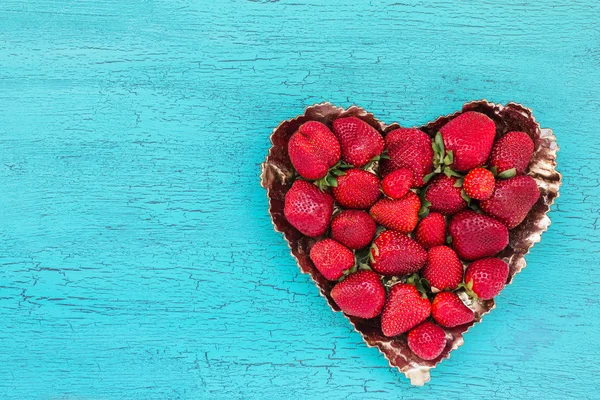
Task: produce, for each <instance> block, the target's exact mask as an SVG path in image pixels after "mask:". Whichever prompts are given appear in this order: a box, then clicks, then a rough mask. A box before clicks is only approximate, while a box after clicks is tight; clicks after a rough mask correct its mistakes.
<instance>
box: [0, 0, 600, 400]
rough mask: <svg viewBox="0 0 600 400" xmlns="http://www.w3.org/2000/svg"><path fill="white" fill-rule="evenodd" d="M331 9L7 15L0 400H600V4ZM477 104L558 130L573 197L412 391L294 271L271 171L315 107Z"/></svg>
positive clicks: (174, 8) (43, 3) (83, 9)
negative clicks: (509, 280) (264, 171)
mask: <svg viewBox="0 0 600 400" xmlns="http://www.w3.org/2000/svg"><path fill="white" fill-rule="evenodd" d="M322 3H325V2H320V1H317V0H313V1H307V0H282V1H277V0H272V1H267V0H265V1H261V0H252V1H235V2H234V1H225V0H213V1H209V0H152V1H124V0H98V1H86V2H83V1H75V0H30V1H23V0H4V1H2V2H1V3H0V286H1V287H0V310H1V316H0V398H2V399H273V398H278V399H313V398H314V399H322V398H328V399H365V398H367V399H404V398H406V399H408V398H410V399H417V398H418V399H434V398H458V397H459V396H462V397H463V398H485V399H490V398H501V399H509V398H511V399H512V398H528V399H537V398H543V399H555V398H561V399H563V398H570V397H573V398H600V392H599V390H600V367H599V363H598V359H599V357H600V341H599V339H598V334H599V331H600V304H599V300H598V294H597V292H598V289H600V227H599V226H598V218H599V214H600V202H599V201H598V197H599V196H600V178H599V176H600V174H599V172H600V171H599V169H600V168H599V166H598V165H599V162H600V156H599V153H600V144H599V143H600V139H599V138H600V5H599V4H598V2H594V1H583V2H578V1H571V2H558V1H555V2H551V1H519V2H514V3H513V2H506V1H505V2H503V1H479V2H473V1H467V0H465V1H459V2H446V1H443V2H442V1H434V2H408V1H400V2H398V1H397V0H389V1H382V2H376V1H371V2H366V1H365V2H362V1H361V2H348V1H337V0H336V1H333V0H332V1H327V2H326V3H327V4H322ZM561 3H562V4H561ZM481 98H486V99H488V100H490V101H494V102H500V103H505V102H508V101H517V102H520V103H522V104H524V105H526V106H527V107H530V108H532V109H533V111H534V114H535V116H536V118H537V119H538V120H539V121H540V122H541V125H542V126H543V127H547V128H552V129H553V130H554V132H555V134H556V135H557V137H558V141H559V145H560V146H561V151H560V152H559V171H560V172H562V173H563V175H564V183H563V186H562V190H561V197H560V198H559V199H558V201H557V203H556V205H555V206H554V207H553V211H552V212H551V214H550V217H551V218H552V220H553V224H552V226H551V227H550V230H549V231H548V232H547V233H546V234H545V235H544V236H543V238H542V242H541V243H540V244H538V245H536V246H535V247H534V249H533V251H532V252H531V254H529V255H528V257H527V260H528V267H527V269H525V270H524V272H523V273H521V274H520V275H518V276H517V278H516V280H515V283H514V284H513V285H511V286H509V287H508V288H507V289H506V290H505V291H504V292H503V293H502V295H501V296H499V297H498V299H497V303H498V307H497V309H495V310H494V311H493V312H492V313H491V314H490V315H488V316H487V317H486V318H485V320H484V322H483V323H482V324H479V325H477V326H476V327H475V328H474V329H472V330H471V331H470V332H469V333H468V334H467V336H466V337H465V341H466V343H465V345H464V346H463V347H461V348H460V349H459V350H457V351H455V352H453V353H452V356H451V358H450V359H449V360H446V361H444V362H443V363H442V364H441V365H440V366H439V367H438V368H436V369H434V370H433V371H432V381H431V382H430V383H429V384H427V385H426V386H424V387H411V386H410V385H409V383H408V381H407V380H406V379H405V378H404V377H403V376H401V375H400V374H399V373H398V372H397V371H396V370H394V369H391V368H389V366H388V364H387V361H386V360H385V359H384V358H383V357H382V356H381V355H380V354H379V353H378V351H377V350H375V349H371V348H366V347H365V346H364V344H363V342H362V340H361V338H360V337H359V335H358V334H357V333H355V332H354V331H353V330H352V329H351V328H350V326H349V324H348V323H347V321H346V320H345V319H344V318H343V316H342V315H341V314H339V313H337V314H334V313H332V312H331V311H330V309H329V307H328V306H327V304H326V303H325V301H324V300H323V298H321V297H320V296H319V294H318V291H317V289H316V288H315V287H314V286H313V284H312V282H311V281H310V280H309V278H308V277H307V276H306V275H302V274H300V273H299V270H298V268H297V266H296V264H295V263H294V262H293V260H292V259H291V257H290V256H289V250H288V248H287V246H286V245H285V244H284V241H283V239H282V237H281V235H280V234H278V233H275V232H274V231H273V229H272V225H271V221H270V219H269V216H268V214H267V204H266V196H265V192H264V190H263V189H262V188H261V187H260V186H259V179H258V175H259V171H260V163H261V162H262V161H263V159H264V157H265V154H266V151H267V149H268V147H269V140H268V138H269V134H270V132H271V130H272V129H273V128H274V127H275V126H276V125H277V124H278V123H279V122H280V121H281V120H283V119H288V118H290V117H293V116H295V115H297V114H300V113H301V112H302V110H303V109H304V107H305V106H307V105H310V104H313V103H317V102H321V101H331V102H333V103H334V104H337V105H341V106H349V105H351V104H357V105H360V106H362V107H365V108H367V109H368V110H370V111H371V112H373V113H374V114H375V115H376V116H378V117H379V118H380V119H382V120H384V121H386V122H393V121H397V122H399V123H401V124H403V125H406V126H412V125H421V124H423V123H425V122H427V121H429V120H431V119H433V118H435V117H436V116H438V115H443V114H448V113H451V112H454V111H455V110H458V109H459V108H460V107H461V106H462V104H463V103H464V102H467V101H470V100H475V99H481Z"/></svg>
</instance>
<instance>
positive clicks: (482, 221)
mask: <svg viewBox="0 0 600 400" xmlns="http://www.w3.org/2000/svg"><path fill="white" fill-rule="evenodd" d="M448 232H449V233H450V237H451V239H452V248H453V249H454V251H456V253H457V254H458V256H459V257H460V258H462V259H463V260H477V259H478V258H483V257H490V256H493V255H495V254H497V253H498V252H499V251H501V250H502V249H504V248H505V247H506V245H507V244H508V229H506V227H505V226H504V225H502V223H500V222H498V221H496V220H495V219H494V218H492V217H488V216H487V215H483V214H478V213H476V212H475V211H463V212H461V213H459V214H456V215H455V216H454V217H453V218H452V221H450V226H449V228H448Z"/></svg>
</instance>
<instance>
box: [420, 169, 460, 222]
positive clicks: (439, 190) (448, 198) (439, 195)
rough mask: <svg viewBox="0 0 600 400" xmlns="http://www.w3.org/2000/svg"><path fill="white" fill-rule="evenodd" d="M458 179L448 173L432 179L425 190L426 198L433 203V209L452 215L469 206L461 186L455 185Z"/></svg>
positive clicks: (431, 208)
mask: <svg viewBox="0 0 600 400" xmlns="http://www.w3.org/2000/svg"><path fill="white" fill-rule="evenodd" d="M456 181H457V179H456V178H455V177H448V176H446V175H438V176H436V177H435V178H434V179H433V181H431V184H430V185H429V186H427V189H426V192H425V200H427V201H428V202H430V203H431V207H430V210H431V211H437V212H440V213H442V214H444V215H451V214H456V213H457V212H459V211H460V210H462V209H463V208H466V207H467V202H466V201H465V199H463V198H462V195H461V193H460V192H461V188H460V187H456V186H455V185H456Z"/></svg>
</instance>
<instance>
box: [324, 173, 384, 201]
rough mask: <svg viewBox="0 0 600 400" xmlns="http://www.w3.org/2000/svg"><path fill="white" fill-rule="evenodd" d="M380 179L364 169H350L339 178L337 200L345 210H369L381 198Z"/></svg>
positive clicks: (335, 193)
mask: <svg viewBox="0 0 600 400" xmlns="http://www.w3.org/2000/svg"><path fill="white" fill-rule="evenodd" d="M380 194H381V192H380V191H379V178H378V177H377V176H376V175H375V174H372V173H370V172H367V171H363V170H362V169H349V170H347V171H346V174H345V175H342V176H340V177H338V178H337V186H336V187H334V188H333V196H334V197H335V200H336V201H337V202H338V203H340V205H341V206H342V207H344V208H362V209H364V208H369V207H371V206H372V205H373V204H374V203H375V202H376V201H377V199H378V198H379V196H380Z"/></svg>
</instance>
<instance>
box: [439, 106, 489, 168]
mask: <svg viewBox="0 0 600 400" xmlns="http://www.w3.org/2000/svg"><path fill="white" fill-rule="evenodd" d="M440 133H441V134H442V137H443V139H444V147H445V148H446V152H448V151H450V150H451V151H452V154H453V158H454V161H453V163H452V168H453V169H454V170H455V171H468V170H470V169H473V168H476V167H480V166H482V165H483V164H485V162H486V161H487V159H488V157H489V155H490V151H491V150H492V145H493V144H494V137H495V136H496V125H495V124H494V121H492V120H491V119H490V118H489V117H488V116H487V115H484V114H481V113H478V112H475V111H467V112H465V113H462V114H460V115H459V116H458V117H456V118H454V119H453V120H451V121H450V122H448V123H447V124H446V125H444V126H442V127H441V128H440Z"/></svg>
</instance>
